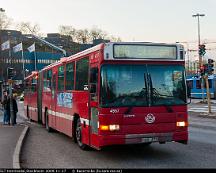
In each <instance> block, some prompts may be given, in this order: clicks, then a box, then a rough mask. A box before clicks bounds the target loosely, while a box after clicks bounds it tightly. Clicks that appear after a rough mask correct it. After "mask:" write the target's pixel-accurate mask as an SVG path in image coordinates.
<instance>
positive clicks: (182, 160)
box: [21, 124, 216, 168]
mask: <svg viewBox="0 0 216 173" xmlns="http://www.w3.org/2000/svg"><path fill="white" fill-rule="evenodd" d="M189 131H190V135H189V137H190V141H189V144H188V145H183V144H179V143H167V144H163V145H161V144H157V143H155V144H152V145H151V146H148V147H144V146H142V145H127V146H112V147H107V148H104V149H103V150H101V151H95V150H93V149H92V150H89V151H82V150H81V149H79V147H78V146H77V144H75V143H74V142H73V141H72V139H71V138H69V137H67V136H65V135H63V134H60V133H56V132H54V133H48V132H47V131H46V130H45V129H44V128H43V127H42V126H40V125H38V124H31V127H30V131H29V134H28V136H27V139H26V142H25V144H24V146H23V150H22V156H21V160H22V163H21V166H22V167H23V168H216V162H215V156H216V131H214V130H207V129H200V128H192V127H190V129H189Z"/></svg>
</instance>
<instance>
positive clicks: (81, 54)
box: [40, 42, 183, 71]
mask: <svg viewBox="0 0 216 173" xmlns="http://www.w3.org/2000/svg"><path fill="white" fill-rule="evenodd" d="M114 44H118V45H124V44H128V45H139V44H140V45H155V46H160V45H161V46H162V45H164V46H176V45H179V46H180V48H182V49H183V45H181V44H179V43H153V42H109V43H101V44H98V45H96V46H94V47H91V48H89V49H86V50H84V51H81V52H78V53H76V54H74V55H71V56H69V57H63V58H61V59H60V60H59V61H57V62H55V63H52V64H50V65H48V66H46V67H44V68H43V69H41V70H40V71H43V70H46V69H50V68H51V67H53V66H56V65H60V64H62V63H64V62H68V61H70V60H73V59H75V58H77V57H81V56H85V55H88V54H89V53H91V52H94V51H98V50H101V49H103V48H104V47H110V46H113V45H114Z"/></svg>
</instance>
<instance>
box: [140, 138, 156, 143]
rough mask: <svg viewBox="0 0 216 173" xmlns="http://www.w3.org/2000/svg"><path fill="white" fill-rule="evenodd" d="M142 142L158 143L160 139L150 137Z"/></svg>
mask: <svg viewBox="0 0 216 173" xmlns="http://www.w3.org/2000/svg"><path fill="white" fill-rule="evenodd" d="M142 142H144V143H147V142H158V137H148V138H142Z"/></svg>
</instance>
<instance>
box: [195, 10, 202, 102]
mask: <svg viewBox="0 0 216 173" xmlns="http://www.w3.org/2000/svg"><path fill="white" fill-rule="evenodd" d="M203 16H205V14H199V13H197V14H195V15H192V17H197V19H198V55H199V69H201V66H202V65H203V62H202V56H201V55H200V54H199V47H200V17H203ZM201 81H202V83H201V88H202V100H203V102H204V78H203V77H202V78H201Z"/></svg>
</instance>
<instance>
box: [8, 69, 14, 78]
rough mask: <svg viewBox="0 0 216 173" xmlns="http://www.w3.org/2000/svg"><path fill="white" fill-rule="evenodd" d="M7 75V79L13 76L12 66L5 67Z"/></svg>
mask: <svg viewBox="0 0 216 173" xmlns="http://www.w3.org/2000/svg"><path fill="white" fill-rule="evenodd" d="M7 77H8V79H12V78H13V77H14V68H12V67H8V68H7Z"/></svg>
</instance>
